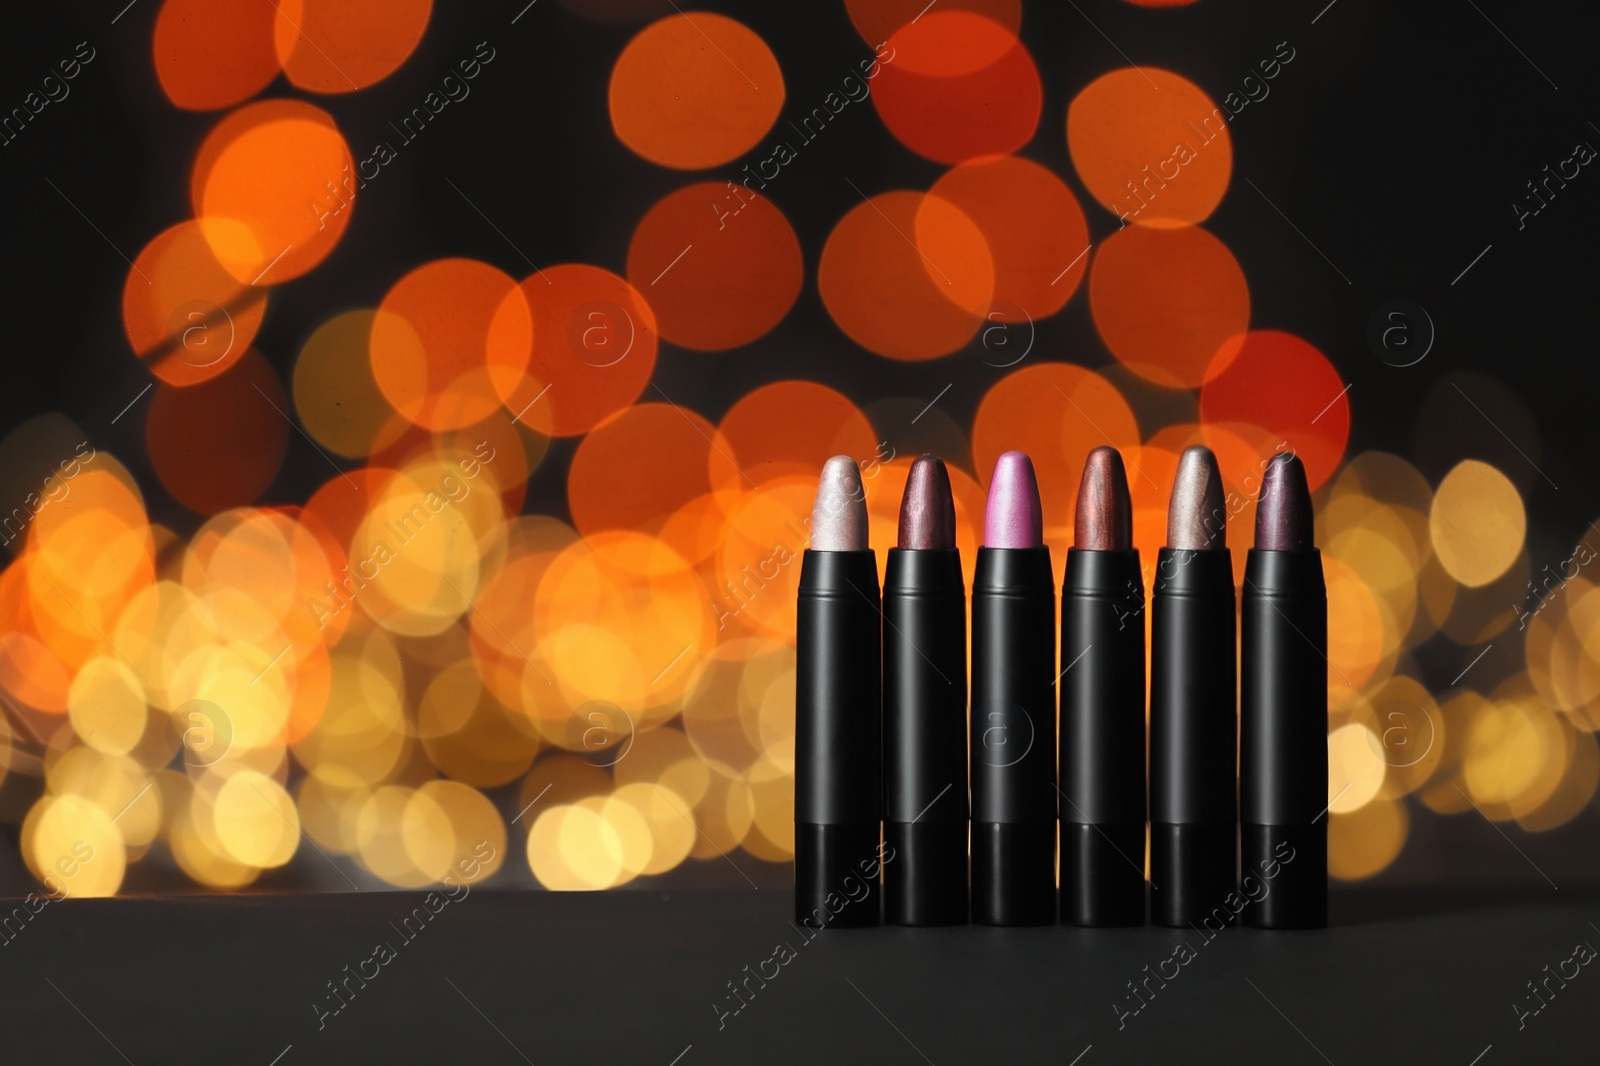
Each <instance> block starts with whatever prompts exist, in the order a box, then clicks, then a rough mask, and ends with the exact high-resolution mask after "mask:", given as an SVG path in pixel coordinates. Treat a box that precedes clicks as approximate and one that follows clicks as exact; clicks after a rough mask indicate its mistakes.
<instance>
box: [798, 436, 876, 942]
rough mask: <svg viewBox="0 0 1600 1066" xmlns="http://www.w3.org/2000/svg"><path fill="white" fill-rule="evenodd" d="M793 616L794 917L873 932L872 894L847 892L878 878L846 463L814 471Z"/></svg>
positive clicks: (865, 566)
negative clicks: (818, 475) (873, 875)
mask: <svg viewBox="0 0 1600 1066" xmlns="http://www.w3.org/2000/svg"><path fill="white" fill-rule="evenodd" d="M797 610H798V616H797V618H796V623H795V709H794V711H795V777H794V820H795V827H794V829H795V841H794V846H795V862H794V887H795V917H796V918H797V919H798V920H799V921H802V922H805V921H808V920H809V923H810V924H811V925H812V926H813V927H815V926H816V925H818V924H826V925H834V926H862V925H876V924H878V907H879V893H877V892H875V891H873V892H870V893H869V895H868V896H867V897H866V898H865V899H856V898H853V895H854V894H853V893H852V891H851V888H852V886H854V885H856V884H858V883H859V881H860V880H861V879H862V874H861V872H860V871H861V870H864V869H872V870H877V869H878V868H879V863H878V854H879V852H878V843H879V832H880V820H881V818H882V814H883V785H882V771H883V736H882V734H883V705H882V679H881V677H880V674H879V663H880V654H881V642H882V636H881V632H880V630H881V622H882V613H881V611H880V608H879V601H878V565H877V561H876V558H875V556H874V554H873V552H872V549H871V548H870V547H868V543H867V505H866V493H865V490H864V488H863V486H862V484H861V471H860V470H859V469H858V468H857V467H856V464H855V461H854V460H852V459H851V458H850V457H849V456H846V455H836V456H834V457H833V458H832V459H829V460H828V461H827V463H826V464H825V465H824V466H823V468H822V479H821V481H820V482H819V483H818V485H817V501H816V506H815V508H814V509H813V511H812V518H811V545H810V547H808V548H807V549H806V551H805V555H804V556H803V558H802V561H801V564H800V594H799V605H798V609H797ZM874 880H875V879H874ZM840 901H848V902H847V904H846V903H841V902H840ZM830 904H831V905H830Z"/></svg>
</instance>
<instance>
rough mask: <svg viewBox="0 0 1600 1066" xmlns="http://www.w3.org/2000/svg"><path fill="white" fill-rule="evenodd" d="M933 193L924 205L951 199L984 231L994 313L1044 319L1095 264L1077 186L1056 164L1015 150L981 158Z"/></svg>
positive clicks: (1007, 319) (964, 166) (942, 180)
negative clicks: (1042, 162)
mask: <svg viewBox="0 0 1600 1066" xmlns="http://www.w3.org/2000/svg"><path fill="white" fill-rule="evenodd" d="M928 192H929V196H928V199H927V200H925V201H924V202H923V209H924V210H926V209H928V207H929V205H931V204H936V203H938V202H939V201H941V200H943V201H947V202H949V203H950V204H953V205H954V206H955V207H956V208H957V209H958V210H959V211H961V212H962V213H963V214H965V215H966V216H967V217H968V218H969V219H971V220H972V222H973V224H974V225H976V226H977V227H978V229H979V230H980V231H982V233H983V236H984V239H985V240H986V241H987V243H988V247H989V254H990V255H991V256H992V257H993V260H994V297H993V301H992V305H991V308H992V309H991V311H990V315H991V316H993V315H999V316H1000V321H1005V322H1017V321H1031V320H1033V319H1038V318H1044V317H1045V316H1047V315H1053V314H1055V313H1056V312H1057V311H1059V310H1061V308H1062V307H1063V306H1064V305H1065V304H1066V302H1067V300H1068V299H1069V298H1070V297H1071V296H1072V294H1073V292H1074V291H1076V290H1077V288H1078V283H1079V282H1081V281H1082V280H1083V275H1084V272H1085V271H1087V270H1088V268H1089V257H1088V256H1087V255H1086V254H1084V253H1086V252H1088V250H1089V226H1088V223H1087V222H1085V221H1084V218H1083V209H1082V208H1080V207H1079V206H1078V201H1077V199H1076V198H1075V197H1074V196H1073V195H1072V191H1071V190H1070V189H1068V188H1067V186H1066V184H1065V183H1064V182H1062V180H1061V179H1060V178H1058V177H1056V176H1055V175H1054V174H1052V173H1051V172H1050V171H1049V170H1047V169H1045V168H1044V167H1042V166H1040V165H1039V164H1038V163H1035V162H1032V161H1031V160H1027V159H1019V158H1017V157H1015V156H999V157H995V158H986V159H976V160H973V161H972V162H970V163H963V164H962V165H960V166H958V167H956V168H954V169H953V170H951V171H949V172H948V173H946V174H945V175H944V177H942V178H940V179H939V180H938V181H937V182H935V183H934V186H933V188H932V189H930V190H928ZM918 214H919V221H920V216H921V214H922V212H921V211H919V212H918Z"/></svg>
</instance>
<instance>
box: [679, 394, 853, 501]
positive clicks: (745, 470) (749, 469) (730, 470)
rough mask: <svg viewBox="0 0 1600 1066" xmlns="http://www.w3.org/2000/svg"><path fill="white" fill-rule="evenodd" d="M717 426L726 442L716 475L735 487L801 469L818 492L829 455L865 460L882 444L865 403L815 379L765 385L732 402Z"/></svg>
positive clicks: (718, 482)
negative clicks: (861, 404)
mask: <svg viewBox="0 0 1600 1066" xmlns="http://www.w3.org/2000/svg"><path fill="white" fill-rule="evenodd" d="M718 429H719V431H720V432H721V434H722V440H723V441H725V442H726V444H725V445H724V446H723V447H722V448H721V451H720V453H719V454H718V455H716V456H715V457H713V460H712V463H711V476H712V481H713V482H714V483H715V484H716V485H717V486H718V487H719V488H724V489H732V490H740V489H748V488H752V487H754V486H755V485H756V484H760V483H761V482H764V481H768V480H771V479H772V478H775V477H783V476H786V475H799V476H806V477H810V478H811V479H812V490H813V492H814V491H815V490H816V480H815V479H816V477H817V475H818V474H820V473H821V472H822V464H823V463H825V462H827V461H828V459H830V458H831V457H833V456H835V455H848V456H850V457H851V458H852V459H854V460H856V462H857V463H865V462H867V461H868V460H870V459H871V458H873V456H874V455H875V452H876V448H877V437H876V436H875V435H874V434H873V431H872V425H871V424H870V423H869V422H868V421H867V416H866V415H864V414H862V412H861V409H860V408H859V407H857V406H856V405H855V404H854V403H853V402H852V401H851V400H850V398H849V397H847V396H845V395H844V394H843V393H841V392H838V391H836V390H834V389H830V388H828V387H827V386H826V385H819V384H817V383H816V382H814V381H776V382H773V383H772V384H770V385H763V386H761V387H760V388H758V389H755V390H753V391H751V392H750V393H748V394H747V395H746V396H745V397H744V398H743V399H741V400H739V402H738V403H736V404H734V405H733V406H732V407H731V408H729V409H728V413H727V414H725V415H723V416H722V422H721V424H720V425H719V426H718ZM718 460H721V461H718ZM728 460H732V462H731V463H730V462H729V461H728ZM809 508H810V505H809V504H807V509H808V511H809Z"/></svg>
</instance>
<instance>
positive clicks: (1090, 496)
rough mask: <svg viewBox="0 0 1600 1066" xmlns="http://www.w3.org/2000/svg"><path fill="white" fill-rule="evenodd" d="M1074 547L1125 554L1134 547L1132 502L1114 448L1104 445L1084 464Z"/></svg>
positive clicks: (1079, 485) (1124, 475)
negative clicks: (1123, 552) (1122, 552)
mask: <svg viewBox="0 0 1600 1066" xmlns="http://www.w3.org/2000/svg"><path fill="white" fill-rule="evenodd" d="M1073 547H1075V548H1077V549H1078V550H1079V551H1126V550H1127V549H1129V548H1131V547H1133V498H1132V497H1131V496H1130V495H1129V494H1128V473H1127V470H1126V469H1125V468H1124V466H1123V463H1122V453H1121V452H1119V451H1117V450H1116V449H1115V448H1112V447H1109V446H1104V445H1103V446H1101V447H1099V448H1096V449H1094V450H1093V451H1091V452H1090V453H1089V455H1088V458H1086V459H1085V460H1084V461H1083V480H1082V481H1080V482H1079V483H1078V512H1077V516H1076V518H1075V519H1074V521H1073Z"/></svg>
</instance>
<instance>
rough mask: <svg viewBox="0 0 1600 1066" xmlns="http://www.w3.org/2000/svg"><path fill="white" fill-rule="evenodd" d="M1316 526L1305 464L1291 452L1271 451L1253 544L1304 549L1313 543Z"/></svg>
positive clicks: (1264, 547)
mask: <svg viewBox="0 0 1600 1066" xmlns="http://www.w3.org/2000/svg"><path fill="white" fill-rule="evenodd" d="M1315 527H1316V516H1315V514H1314V513H1313V512H1312V509H1311V489H1310V487H1309V486H1308V485H1307V484H1306V468H1305V464H1304V463H1302V462H1301V461H1300V457H1299V456H1297V455H1295V454H1294V453H1293V452H1284V453H1282V454H1281V455H1274V456H1273V457H1272V461H1271V462H1270V463H1268V464H1267V470H1266V473H1264V474H1262V475H1261V502H1260V503H1259V504H1258V505H1257V506H1256V547H1257V548H1259V549H1261V550H1263V551H1304V550H1306V549H1308V548H1312V547H1315V546H1316V532H1315Z"/></svg>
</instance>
